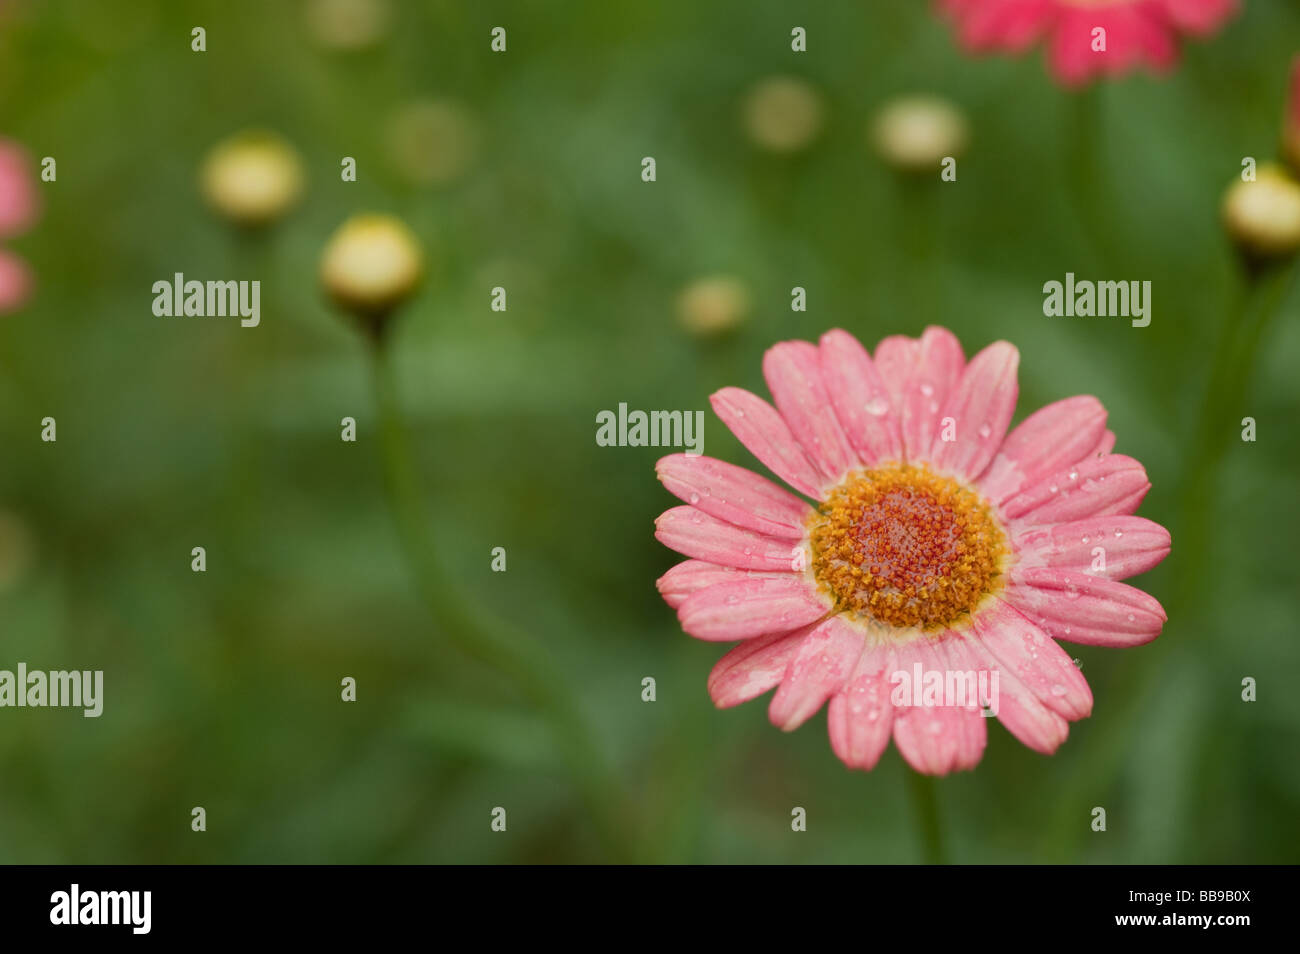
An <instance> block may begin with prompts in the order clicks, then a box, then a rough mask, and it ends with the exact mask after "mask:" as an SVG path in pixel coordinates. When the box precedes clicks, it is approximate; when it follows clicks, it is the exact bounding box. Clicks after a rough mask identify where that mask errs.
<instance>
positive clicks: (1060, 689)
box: [1051, 683, 1065, 699]
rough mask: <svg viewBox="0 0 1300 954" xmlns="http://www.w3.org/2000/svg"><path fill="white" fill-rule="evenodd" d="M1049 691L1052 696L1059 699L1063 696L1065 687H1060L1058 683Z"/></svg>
mask: <svg viewBox="0 0 1300 954" xmlns="http://www.w3.org/2000/svg"><path fill="white" fill-rule="evenodd" d="M1051 691H1052V695H1054V696H1056V697H1057V698H1058V699H1059V698H1060V697H1061V696H1063V695H1065V686H1062V685H1060V684H1059V683H1058V684H1056V685H1054V686H1052V690H1051Z"/></svg>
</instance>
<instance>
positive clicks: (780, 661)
mask: <svg viewBox="0 0 1300 954" xmlns="http://www.w3.org/2000/svg"><path fill="white" fill-rule="evenodd" d="M811 631H812V627H806V628H804V629H801V630H796V631H795V632H793V633H772V634H771V635H770V636H760V637H758V638H757V639H750V640H746V641H745V642H743V643H741V644H740V645H739V646H737V647H736V648H735V649H733V650H731V652H729V653H727V654H726V655H725V656H723V657H722V658H721V659H719V660H718V662H717V664H716V665H715V666H714V667H713V671H712V672H711V673H709V695H710V696H711V697H712V698H713V704H714V705H716V706H717V707H718V708H719V709H727V708H730V707H731V706H738V705H740V704H741V703H742V702H748V701H749V700H750V699H753V698H754V697H755V696H761V695H762V694H763V693H765V692H767V690H769V689H771V688H772V687H773V686H775V685H776V684H777V683H779V682H780V681H781V677H782V676H784V675H785V670H786V667H787V666H789V665H790V660H791V659H793V658H794V654H795V650H797V649H798V648H799V645H800V644H801V643H802V642H803V641H804V638H805V637H806V636H807V635H808V634H809V633H810V632H811Z"/></svg>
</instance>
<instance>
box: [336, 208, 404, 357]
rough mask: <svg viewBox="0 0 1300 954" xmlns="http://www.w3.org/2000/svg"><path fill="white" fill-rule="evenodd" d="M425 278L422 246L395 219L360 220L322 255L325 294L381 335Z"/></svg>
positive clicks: (364, 217)
mask: <svg viewBox="0 0 1300 954" xmlns="http://www.w3.org/2000/svg"><path fill="white" fill-rule="evenodd" d="M423 273H424V256H423V254H422V253H421V251H420V242H419V240H418V239H417V238H416V237H415V235H414V234H413V233H412V232H411V230H410V229H408V228H407V227H406V225H405V224H404V223H403V222H401V221H400V220H398V219H396V218H394V217H392V216H391V215H355V216H353V217H352V218H350V219H348V220H347V221H346V222H344V223H343V224H342V225H340V226H339V228H338V230H337V231H336V232H335V233H334V234H333V235H332V236H331V237H330V240H329V242H327V243H326V245H325V251H324V252H323V253H322V254H321V262H320V280H321V284H322V285H323V286H324V287H325V291H326V292H328V293H329V296H330V297H331V298H333V299H334V301H335V302H336V303H338V305H339V306H341V307H342V308H343V309H344V310H346V311H347V312H348V313H350V314H351V315H353V316H354V317H356V318H357V319H359V320H360V321H361V322H362V323H363V324H364V325H365V326H366V327H367V329H368V330H369V331H371V332H372V333H374V334H376V335H378V334H380V333H381V332H382V331H383V330H384V328H385V326H386V325H387V320H388V318H389V316H390V315H391V314H392V313H393V311H394V310H395V309H396V308H397V306H398V305H400V304H402V303H403V302H404V301H406V299H407V298H409V297H410V296H411V294H412V293H413V292H414V291H415V289H416V288H418V287H419V284H420V279H421V277H422V275H423Z"/></svg>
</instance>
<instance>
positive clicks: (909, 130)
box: [871, 96, 967, 172]
mask: <svg viewBox="0 0 1300 954" xmlns="http://www.w3.org/2000/svg"><path fill="white" fill-rule="evenodd" d="M871 138H872V141H873V142H874V143H875V147H876V151H877V152H879V153H880V155H881V157H882V158H883V159H884V160H885V161H886V162H888V163H889V164H890V165H892V166H895V167H897V168H899V169H901V170H903V171H905V172H936V171H938V169H939V166H940V164H941V163H942V162H943V160H944V159H945V158H947V157H948V156H953V157H956V156H958V155H960V154H961V152H962V151H963V150H964V149H965V148H966V139H967V126H966V118H965V116H963V115H962V113H961V111H960V110H959V109H957V107H956V106H954V105H953V104H952V103H950V102H948V101H947V100H945V99H940V98H939V97H937V96H904V97H900V98H898V99H895V100H893V101H891V102H890V103H888V104H886V105H885V107H884V108H883V109H882V110H881V111H880V112H879V113H877V114H876V119H875V122H874V123H873V125H872V130H871Z"/></svg>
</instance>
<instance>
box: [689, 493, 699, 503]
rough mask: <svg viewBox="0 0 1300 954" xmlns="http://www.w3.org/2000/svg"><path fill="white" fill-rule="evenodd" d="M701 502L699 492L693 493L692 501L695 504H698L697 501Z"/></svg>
mask: <svg viewBox="0 0 1300 954" xmlns="http://www.w3.org/2000/svg"><path fill="white" fill-rule="evenodd" d="M699 502H700V495H699V494H691V503H693V504H697V503H699Z"/></svg>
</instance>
